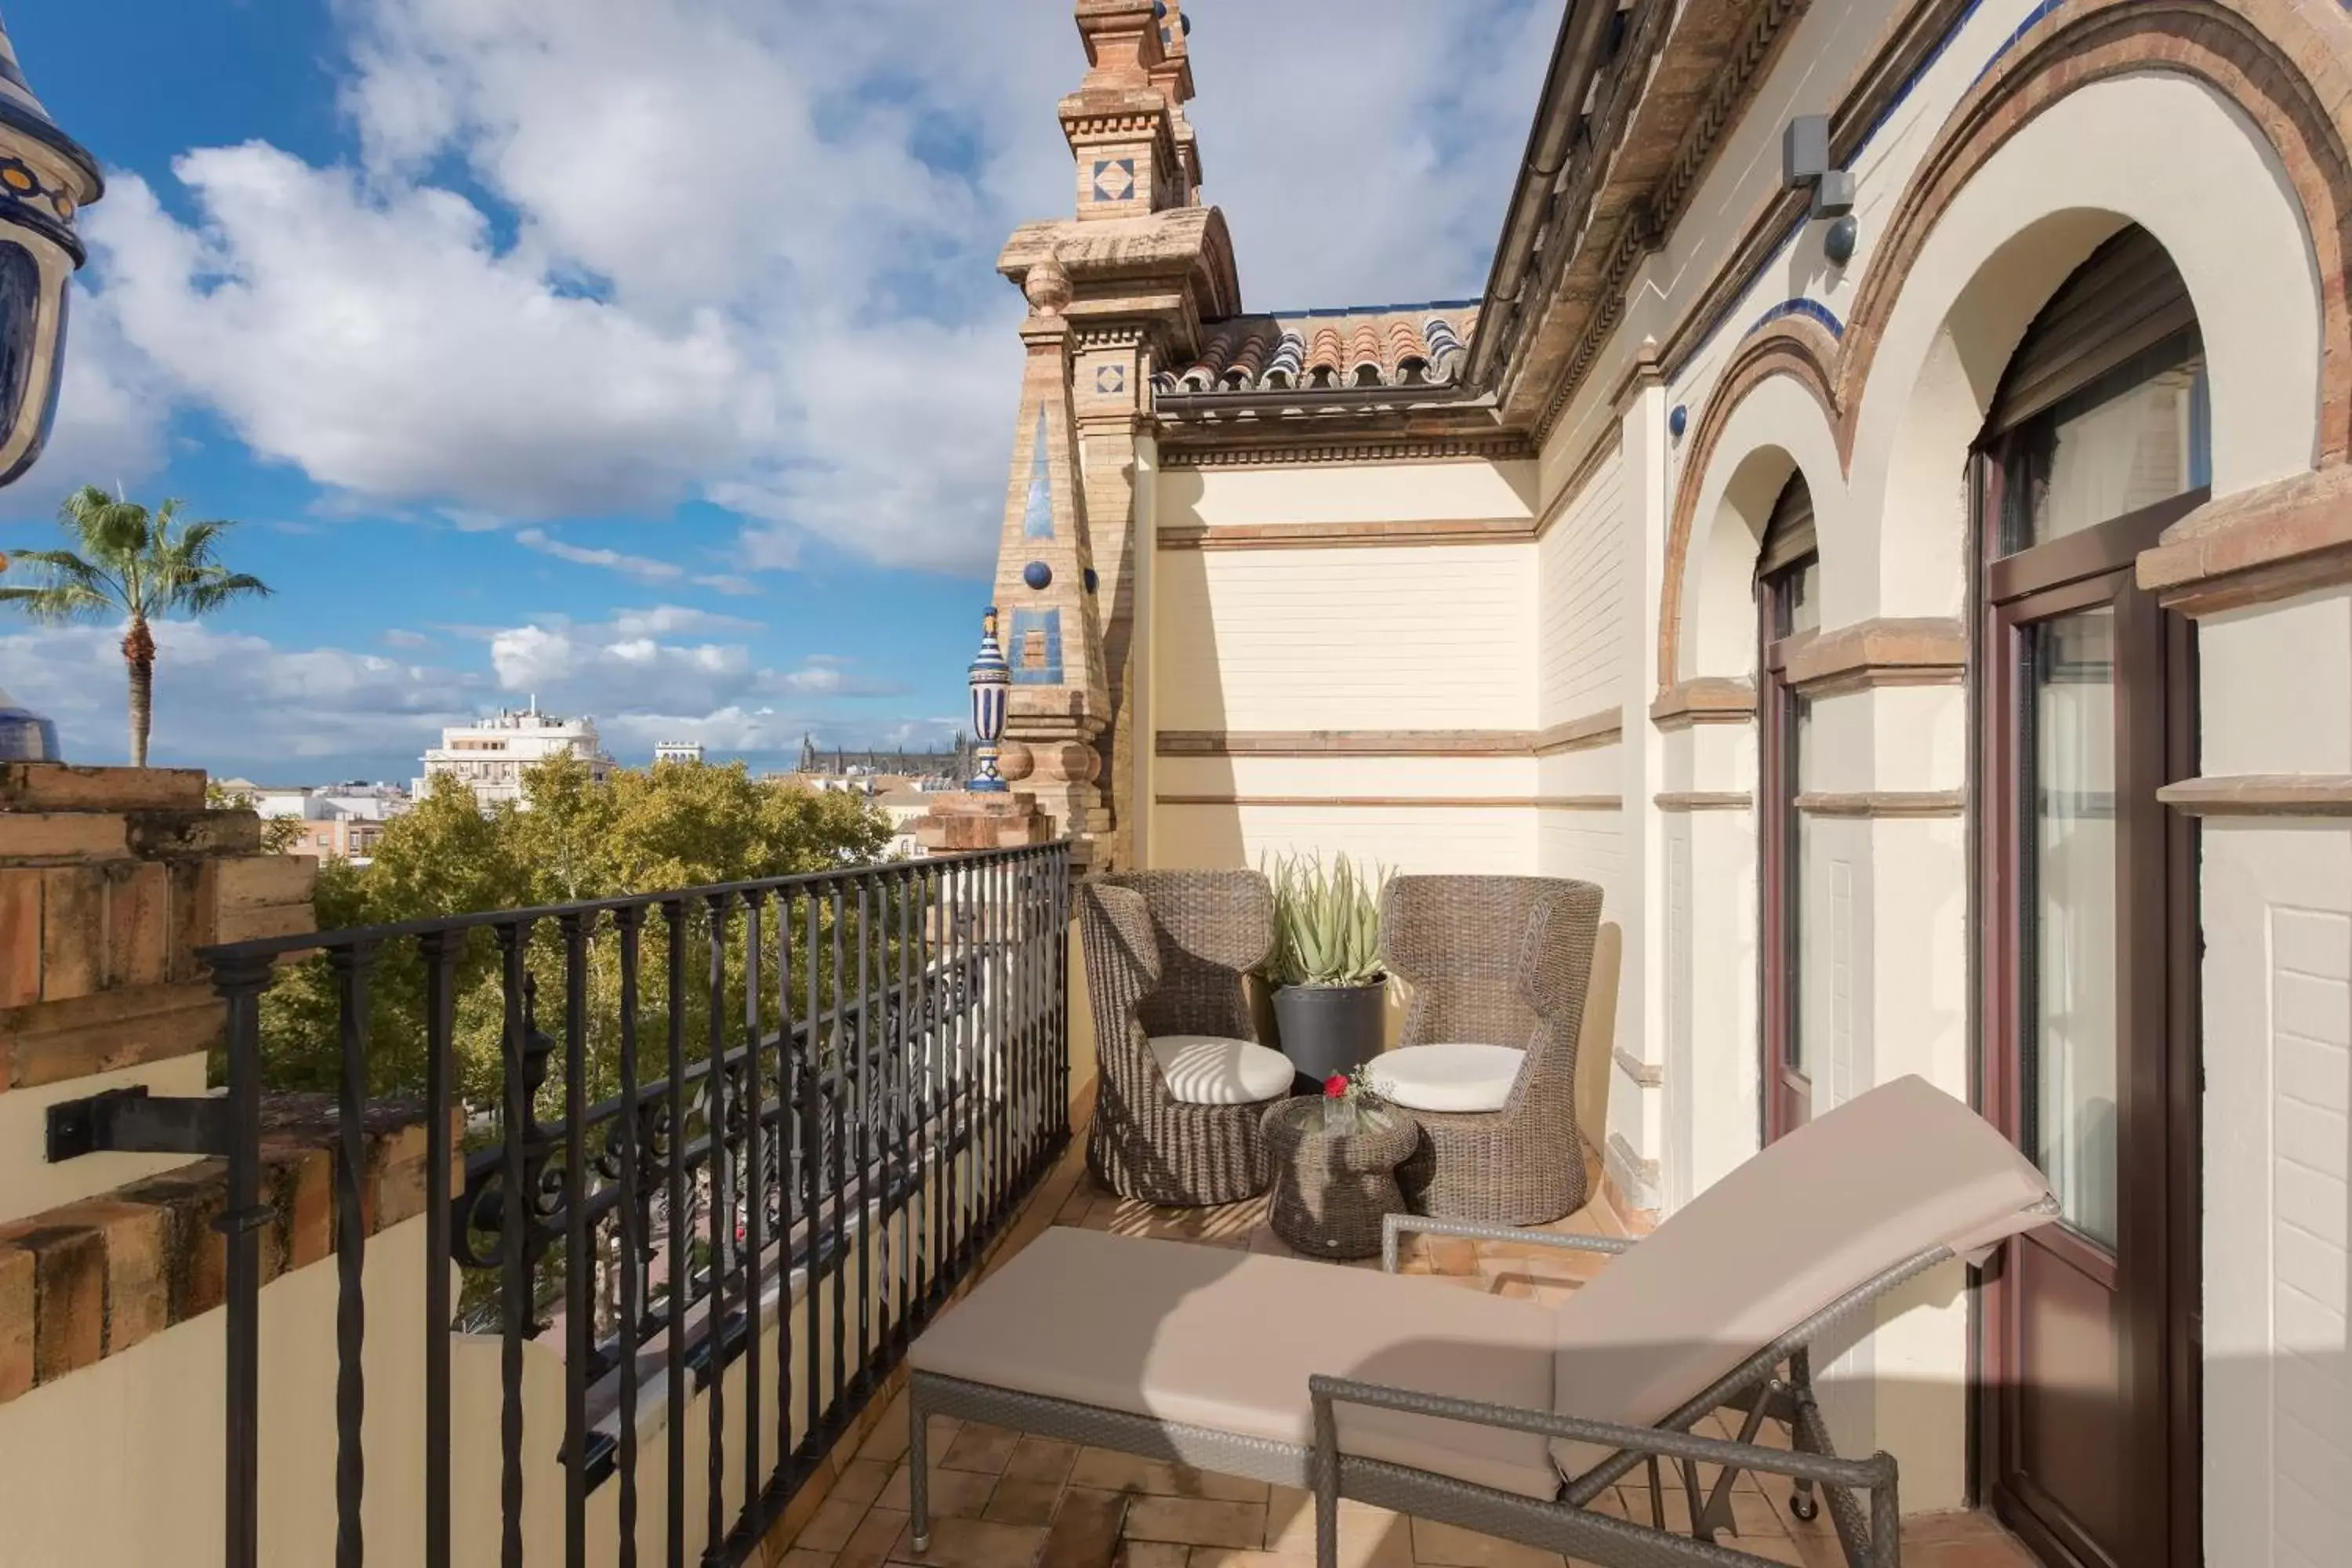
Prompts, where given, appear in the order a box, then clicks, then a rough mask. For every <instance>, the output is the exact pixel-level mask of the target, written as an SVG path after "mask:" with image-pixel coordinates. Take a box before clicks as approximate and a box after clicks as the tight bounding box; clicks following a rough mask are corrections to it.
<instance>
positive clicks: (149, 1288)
mask: <svg viewBox="0 0 2352 1568" xmlns="http://www.w3.org/2000/svg"><path fill="white" fill-rule="evenodd" d="M363 1120H364V1121H365V1124H366V1129H367V1131H366V1161H365V1166H366V1168H365V1172H364V1173H363V1176H362V1180H361V1182H360V1213H361V1217H362V1228H363V1230H364V1232H365V1234H367V1235H370V1236H373V1235H374V1234H376V1233H377V1232H378V1231H382V1230H385V1229H388V1228H390V1227H391V1226H395V1225H398V1224H399V1223H401V1222H402V1221H403V1220H406V1219H411V1218H414V1217H415V1216H416V1215H420V1214H422V1213H424V1212H425V1115H424V1111H423V1109H422V1108H421V1107H419V1106H416V1105H415V1104H401V1103H396V1102H395V1103H385V1104H382V1105H377V1106H373V1107H371V1108H370V1109H369V1110H368V1111H367V1112H366V1114H365V1117H364V1119H363ZM262 1126H263V1131H262V1144H261V1150H262V1172H261V1188H262V1201H263V1202H264V1203H265V1204H267V1205H268V1207H269V1209H270V1210H271V1220H270V1223H269V1225H268V1226H266V1227H265V1228H264V1229H263V1231H262V1233H261V1279H262V1283H264V1284H268V1282H269V1281H270V1280H272V1279H277V1278H278V1276H279V1275H280V1274H283V1273H285V1272H286V1271H287V1270H289V1269H290V1268H302V1267H304V1266H305V1265H308V1264H311V1263H315V1262H318V1261H319V1260H320V1259H321V1258H327V1257H329V1256H330V1255H331V1253H332V1252H333V1250H334V1245H335V1203H334V1168H335V1152H334V1151H335V1143H336V1139H337V1127H338V1117H337V1113H336V1110H335V1108H334V1104H333V1102H332V1100H331V1099H330V1098H329V1097H327V1096H325V1095H281V1096H274V1097H272V1098H271V1099H270V1100H268V1102H267V1104H266V1105H265V1106H264V1108H263V1112H262ZM451 1126H452V1141H453V1145H454V1142H455V1138H456V1133H457V1130H458V1126H459V1123H458V1121H457V1115H456V1113H455V1112H453V1113H452V1119H451ZM461 1179H462V1164H461V1163H459V1162H458V1161H457V1159H456V1158H455V1157H454V1156H453V1159H452V1171H451V1180H452V1183H453V1186H452V1190H453V1191H454V1190H456V1189H455V1184H457V1182H458V1181H460V1180H461ZM227 1204H228V1164H227V1162H226V1161H224V1160H199V1161H197V1162H195V1163H193V1164H189V1165H183V1166H181V1167H180V1168H179V1169H177V1170H173V1171H166V1172H164V1173H162V1174H161V1175H155V1176H149V1177H146V1178H144V1179H143V1180H141V1181H137V1182H132V1183H130V1184H126V1185H123V1186H121V1187H117V1188H115V1189H114V1190H113V1191H111V1192H109V1193H101V1194H99V1195H98V1196H96V1197H92V1198H85V1199H82V1200H81V1201H79V1202H77V1203H71V1204H67V1205H63V1206H62V1207H58V1208H54V1209H50V1210H48V1211H47V1212H46V1213H44V1214H37V1215H28V1216H26V1218H24V1219H20V1220H16V1221H14V1222H11V1223H10V1224H8V1225H5V1226H0V1405H5V1403H7V1402H8V1401H9V1400H12V1399H14V1398H16V1396H17V1395H19V1394H24V1393H26V1391H27V1390H30V1389H33V1388H38V1387H41V1386H44V1385H46V1384H51V1383H55V1382H56V1381H58V1379H59V1378H61V1377H64V1376H66V1375H67V1374H68V1373H74V1372H78V1371H79V1370H80V1369H81V1368H83V1367H85V1366H90V1365H94V1364H95V1363H98V1362H100V1361H102V1360H104V1359H105V1358H106V1357H108V1356H110V1355H118V1354H120V1353H121V1352H123V1351H126V1350H129V1349H130V1348H131V1346H133V1345H135V1344H137V1343H139V1342H141V1341H142V1340H144V1339H147V1338H149V1337H150V1336H152V1335H153V1334H156V1333H158V1332H160V1331H163V1330H164V1329H167V1328H170V1327H171V1326H172V1325H173V1324H174V1323H182V1322H186V1321H189V1320H190V1319H192V1318H196V1317H200V1316H202V1315H203V1314H204V1313H205V1312H209V1311H211V1310H213V1309H214V1308H215V1307H217V1306H219V1305H220V1304H221V1303H222V1301H223V1300H224V1299H225V1298H226V1287H227V1248H226V1241H225V1239H224V1238H223V1237H221V1235H220V1234H219V1233H218V1232H216V1231H215V1230H214V1229H213V1228H212V1221H213V1219H214V1218H215V1216H216V1215H219V1214H220V1213H221V1211H222V1210H223V1209H224V1208H226V1206H227Z"/></svg>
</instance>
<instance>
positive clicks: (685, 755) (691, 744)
mask: <svg viewBox="0 0 2352 1568" xmlns="http://www.w3.org/2000/svg"><path fill="white" fill-rule="evenodd" d="M700 761H702V742H699V741H664V742H661V743H660V744H659V745H657V746H656V747H655V748H654V765H655V766H656V767H658V766H660V765H661V764H662V763H698V762H700Z"/></svg>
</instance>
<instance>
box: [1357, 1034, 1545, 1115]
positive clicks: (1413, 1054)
mask: <svg viewBox="0 0 2352 1568" xmlns="http://www.w3.org/2000/svg"><path fill="white" fill-rule="evenodd" d="M1526 1057H1527V1052H1525V1051H1521V1050H1515V1049H1513V1048H1512V1047H1509V1046H1467V1045H1463V1046H1407V1047H1404V1049H1402V1050H1401V1051H1389V1052H1386V1053H1384V1054H1383V1055H1381V1056H1377V1057H1374V1058H1372V1062H1371V1077H1372V1092H1373V1093H1374V1094H1377V1095H1379V1096H1380V1097H1381V1099H1382V1100H1390V1101H1392V1102H1393V1103H1395V1104H1398V1105H1402V1106H1403V1107H1404V1108H1405V1109H1406V1110H1435V1111H1465V1110H1502V1109H1503V1102H1504V1101H1505V1100H1508V1099H1510V1098H1511V1085H1512V1084H1514V1083H1516V1082H1517V1081H1518V1077H1519V1063H1520V1062H1521V1061H1522V1060H1524V1059H1525V1058H1526Z"/></svg>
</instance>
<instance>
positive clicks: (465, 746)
mask: <svg viewBox="0 0 2352 1568" xmlns="http://www.w3.org/2000/svg"><path fill="white" fill-rule="evenodd" d="M562 756H575V757H579V758H581V759H582V760H583V761H584V762H586V763H587V764H588V772H589V774H590V776H591V777H593V778H594V779H595V781H596V782H597V783H598V784H603V783H604V781H605V780H606V779H607V778H608V777H610V776H611V774H612V771H613V759H612V758H611V757H610V756H609V755H607V754H606V752H605V751H604V742H603V741H602V740H601V739H600V738H599V737H598V735H597V733H596V721H595V720H593V719H588V718H582V719H560V718H557V717H556V716H555V715H553V714H551V713H542V712H541V711H540V710H539V700H538V699H537V698H533V699H532V700H531V702H530V706H529V707H528V708H525V709H523V710H520V711H516V710H512V709H506V708H501V709H499V711H498V712H496V713H495V714H492V715H491V716H490V717H489V718H487V719H484V720H483V721H481V722H479V723H478V724H464V725H457V726H454V727H452V728H449V729H446V730H443V731H441V743H440V744H439V745H438V746H436V747H434V748H433V749H432V750H431V751H428V752H425V773H424V776H422V777H421V778H419V779H417V780H416V785H415V794H416V796H417V798H418V799H420V800H421V799H423V798H424V797H425V795H427V794H429V793H430V792H431V790H432V788H433V781H434V780H435V779H436V778H442V777H445V776H446V777H449V778H457V779H462V780H464V781H465V782H466V784H467V787H468V788H470V789H472V790H473V792H474V798H475V799H476V800H477V801H478V802H480V803H481V805H482V806H483V807H484V808H485V809H488V807H490V806H493V805H498V804H499V802H501V801H512V802H515V803H516V804H518V805H520V804H521V802H522V798H523V792H522V779H523V773H524V771H525V770H526V769H529V768H532V767H535V766H537V765H538V764H540V763H544V762H548V761H550V760H551V759H553V758H556V757H562Z"/></svg>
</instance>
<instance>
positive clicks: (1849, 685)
mask: <svg viewBox="0 0 2352 1568" xmlns="http://www.w3.org/2000/svg"><path fill="white" fill-rule="evenodd" d="M1968 666H1969V635H1968V631H1967V628H1965V627H1964V626H1961V625H1960V623H1959V622H1958V621H1957V620H1946V619H1937V618H1919V619H1906V618H1898V617H1885V618H1881V619H1876V620H1868V621H1856V622H1854V623H1853V624H1852V625H1851V626H1839V627H1837V628H1835V629H1834V630H1832V631H1825V632H1821V633H1817V634H1816V635H1815V636H1813V637H1811V639H1810V640H1808V641H1807V642H1806V643H1805V644H1804V645H1803V646H1802V647H1799V648H1797V649H1795V650H1793V651H1792V652H1790V655H1789V662H1788V670H1787V674H1788V679H1789V683H1790V685H1791V686H1794V687H1795V688H1796V689H1798V690H1799V691H1801V692H1802V693H1803V694H1804V695H1805V696H1807V697H1832V696H1836V695H1838V694H1839V693H1842V692H1847V691H1860V690H1864V689H1868V688H1871V687H1877V686H1957V685H1958V684H1959V683H1960V682H1961V680H1962V679H1964V678H1965V677H1966V676H1967V674H1968Z"/></svg>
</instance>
